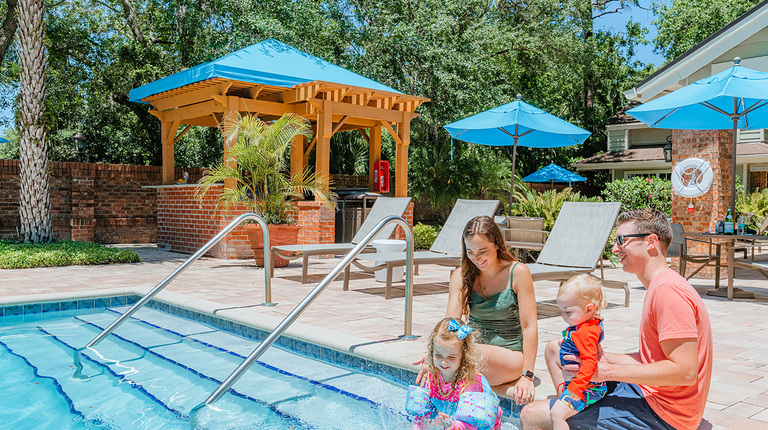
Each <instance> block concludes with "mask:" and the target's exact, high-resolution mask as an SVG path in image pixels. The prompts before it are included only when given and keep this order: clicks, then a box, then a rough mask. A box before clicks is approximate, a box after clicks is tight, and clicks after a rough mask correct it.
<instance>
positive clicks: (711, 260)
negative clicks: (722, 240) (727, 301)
mask: <svg viewBox="0 0 768 430" xmlns="http://www.w3.org/2000/svg"><path fill="white" fill-rule="evenodd" d="M684 233H685V229H684V228H683V225H682V224H672V242H671V243H670V244H669V249H667V257H679V258H680V269H679V270H678V272H679V273H680V276H685V271H686V266H687V265H688V263H694V264H700V266H699V267H698V268H696V270H694V271H693V273H691V274H690V275H688V276H685V279H691V278H692V277H693V276H694V275H696V274H697V273H699V271H700V270H701V269H703V268H705V267H707V266H713V267H714V268H715V288H720V268H721V267H722V264H721V263H720V258H721V256H722V255H723V254H722V253H721V250H720V244H719V243H714V242H712V239H711V238H710V239H709V240H700V239H693V238H690V237H683V234H684ZM688 241H691V242H696V243H701V244H704V245H707V246H708V249H707V253H706V254H693V253H689V251H688ZM745 256H746V255H745Z"/></svg>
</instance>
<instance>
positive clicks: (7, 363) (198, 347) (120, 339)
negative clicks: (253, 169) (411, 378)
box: [0, 305, 410, 430]
mask: <svg viewBox="0 0 768 430" xmlns="http://www.w3.org/2000/svg"><path fill="white" fill-rule="evenodd" d="M40 306H43V305H40ZM125 309H127V308H126V307H125V306H116V307H108V308H101V309H86V310H79V311H77V310H59V311H57V312H53V313H34V312H25V311H24V310H22V313H21V314H18V315H8V314H9V312H6V313H5V316H4V318H3V325H2V327H0V372H2V378H0V399H2V403H3V406H4V407H3V408H2V410H0V422H3V423H4V424H5V425H8V426H9V427H11V426H12V427H13V428H15V429H27V428H30V429H31V428H35V429H37V428H64V429H86V428H87V429H90V428H94V429H156V428H163V429H166V428H169V429H176V428H179V429H182V428H185V429H186V428H189V426H190V423H189V419H188V415H189V411H190V410H191V409H192V408H193V407H195V406H196V405H197V404H199V403H201V402H202V401H204V400H205V399H206V398H207V396H208V395H209V394H210V393H211V392H212V391H213V390H214V389H215V388H216V387H217V386H218V385H219V383H220V381H222V380H223V379H224V378H226V377H227V376H228V375H229V373H230V372H231V371H232V370H233V369H234V368H235V367H237V365H238V364H239V363H240V362H241V361H242V360H243V358H244V357H245V356H246V355H247V354H248V353H250V352H251V351H252V350H253V348H255V346H256V345H257V344H258V341H257V340H253V339H248V338H244V337H240V336H236V335H234V334H230V333H227V332H225V331H222V330H218V329H216V328H214V327H212V326H210V325H207V324H203V323H201V322H197V321H192V320H187V319H184V318H180V317H178V316H174V315H170V314H167V313H164V312H162V311H160V310H157V309H150V308H142V309H140V310H139V311H138V312H137V313H136V314H134V316H133V317H132V318H131V319H129V320H127V321H126V323H125V324H123V325H122V326H120V327H119V328H118V329H117V330H116V331H115V332H114V334H113V335H111V336H109V338H107V339H105V340H104V341H103V342H101V343H100V344H99V345H97V346H96V347H95V348H94V349H93V350H90V351H85V352H84V353H83V358H82V363H83V366H84V369H83V373H84V374H85V375H86V376H88V377H89V378H88V379H87V380H86V381H78V380H75V379H73V378H72V375H73V373H74V367H73V354H74V350H75V349H76V348H79V347H82V346H83V345H85V344H86V343H88V341H89V340H90V339H92V338H93V337H94V336H96V335H97V334H98V333H99V332H100V331H101V329H103V328H104V327H106V326H107V325H108V324H109V323H111V322H112V321H114V319H115V318H116V317H117V316H118V313H119V312H122V311H124V310H125ZM404 401H405V387H404V386H403V385H401V384H398V383H396V382H394V381H392V380H387V379H386V378H383V377H381V376H377V375H370V374H365V373H362V372H359V371H356V370H353V369H350V368H347V367H343V366H339V365H335V364H332V363H328V362H324V361H321V360H317V359H313V358H308V357H305V356H301V355H298V354H296V353H293V352H290V351H288V350H287V349H285V348H282V347H275V348H270V349H268V350H267V351H266V352H265V353H264V355H262V356H261V358H260V361H258V362H257V364H255V365H254V366H253V367H252V368H251V369H250V370H249V371H248V372H246V374H245V375H244V376H243V377H242V378H241V379H240V380H239V381H238V382H237V383H236V384H235V385H234V386H233V389H232V390H231V391H230V392H229V393H227V394H225V395H224V396H223V397H222V398H221V399H220V400H219V401H217V402H216V403H214V404H213V405H212V407H209V408H206V409H203V410H202V411H201V412H200V414H199V415H198V417H197V418H198V420H197V422H198V423H199V424H200V425H201V427H203V428H217V429H218V428H229V429H235V428H249V429H253V428H259V429H297V430H298V429H402V428H408V427H409V426H410V424H409V423H408V420H407V418H406V416H405V415H404V413H403V410H402V407H403V404H404Z"/></svg>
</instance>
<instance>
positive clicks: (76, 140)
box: [72, 130, 85, 161]
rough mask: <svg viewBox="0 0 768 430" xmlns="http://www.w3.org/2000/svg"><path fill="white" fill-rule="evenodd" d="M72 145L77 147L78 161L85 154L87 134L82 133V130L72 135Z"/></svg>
mask: <svg viewBox="0 0 768 430" xmlns="http://www.w3.org/2000/svg"><path fill="white" fill-rule="evenodd" d="M72 146H73V147H74V148H75V153H77V159H78V161H80V157H81V156H83V155H84V154H85V136H83V134H82V133H80V130H78V131H77V134H75V135H74V136H72Z"/></svg>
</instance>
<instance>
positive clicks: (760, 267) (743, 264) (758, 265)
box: [733, 259, 768, 279]
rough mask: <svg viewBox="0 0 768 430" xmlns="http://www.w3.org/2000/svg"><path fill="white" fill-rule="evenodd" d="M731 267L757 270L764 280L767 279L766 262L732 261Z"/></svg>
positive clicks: (767, 269) (767, 268)
mask: <svg viewBox="0 0 768 430" xmlns="http://www.w3.org/2000/svg"><path fill="white" fill-rule="evenodd" d="M733 265H734V266H735V267H739V268H742V269H753V270H757V271H758V272H760V274H761V275H763V276H764V277H765V279H768V261H754V260H746V259H744V260H741V259H734V261H733Z"/></svg>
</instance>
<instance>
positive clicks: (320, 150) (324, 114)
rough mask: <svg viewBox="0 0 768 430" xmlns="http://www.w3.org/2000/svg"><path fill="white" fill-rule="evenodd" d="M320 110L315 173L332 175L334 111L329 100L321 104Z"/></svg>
mask: <svg viewBox="0 0 768 430" xmlns="http://www.w3.org/2000/svg"><path fill="white" fill-rule="evenodd" d="M320 108H321V110H320V112H318V115H317V143H316V144H315V175H316V176H317V177H326V178H328V177H329V176H330V164H331V136H332V135H333V118H332V116H333V112H332V111H331V104H330V103H329V102H328V100H323V101H322V103H321V104H320Z"/></svg>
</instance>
